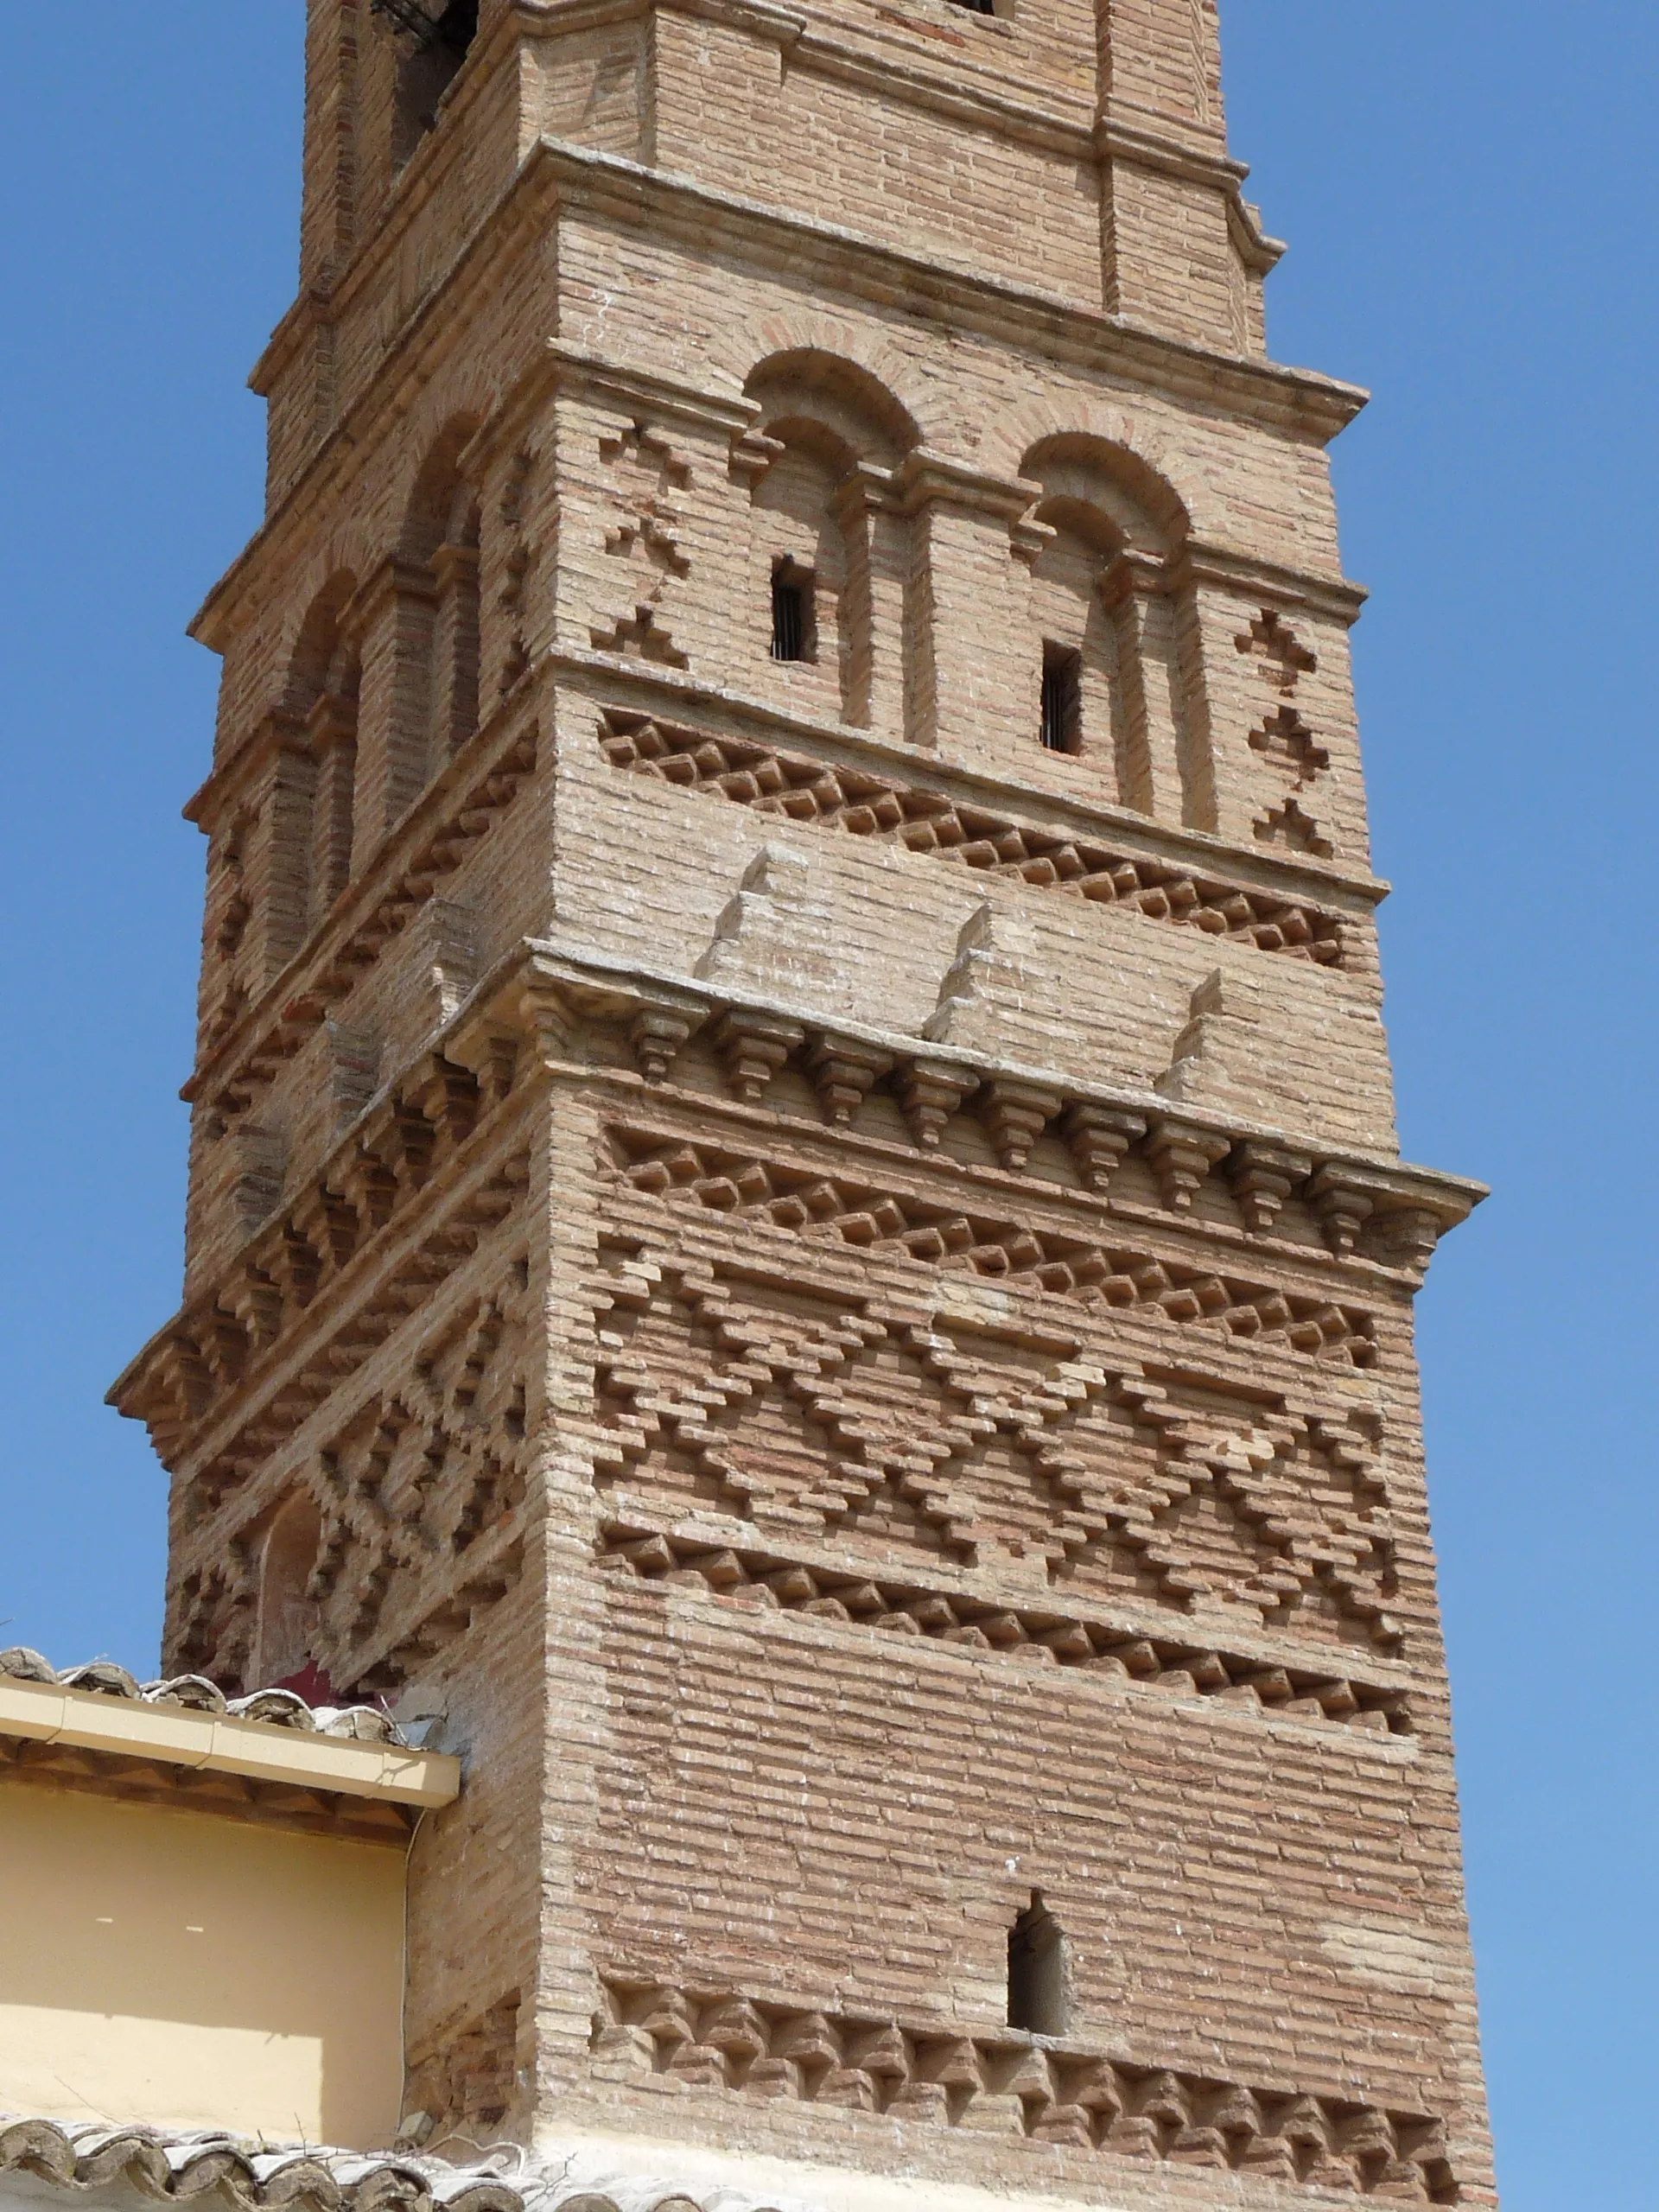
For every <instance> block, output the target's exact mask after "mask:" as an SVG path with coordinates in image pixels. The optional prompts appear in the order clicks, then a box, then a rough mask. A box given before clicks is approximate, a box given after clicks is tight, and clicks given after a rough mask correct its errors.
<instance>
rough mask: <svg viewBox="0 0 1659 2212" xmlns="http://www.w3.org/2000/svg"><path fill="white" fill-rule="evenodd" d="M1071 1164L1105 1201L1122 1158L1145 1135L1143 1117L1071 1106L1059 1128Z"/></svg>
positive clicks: (1112, 1109)
mask: <svg viewBox="0 0 1659 2212" xmlns="http://www.w3.org/2000/svg"><path fill="white" fill-rule="evenodd" d="M1061 1126H1062V1128H1064V1130H1065V1141H1066V1143H1067V1144H1068V1145H1069V1146H1070V1147H1071V1157H1072V1160H1074V1161H1075V1162H1076V1165H1077V1173H1078V1174H1079V1175H1081V1176H1082V1178H1083V1179H1084V1184H1085V1185H1087V1187H1088V1188H1089V1189H1090V1190H1091V1191H1093V1192H1095V1193H1096V1196H1097V1197H1099V1198H1104V1197H1105V1195H1106V1193H1107V1192H1108V1191H1109V1190H1110V1188H1111V1186H1112V1181H1113V1179H1114V1177H1115V1176H1116V1173H1117V1171H1118V1169H1119V1168H1120V1167H1121V1166H1122V1164H1123V1158H1124V1155H1125V1154H1126V1153H1127V1152H1128V1149H1129V1147H1130V1146H1131V1145H1135V1144H1138V1143H1139V1142H1140V1141H1141V1138H1142V1137H1143V1136H1145V1135H1146V1134H1147V1123H1146V1117H1145V1116H1144V1115H1141V1114H1131V1113H1128V1112H1126V1111H1125V1109H1123V1108H1122V1107H1119V1106H1091V1105H1089V1104H1087V1103H1083V1102H1080V1103H1078V1104H1077V1105H1075V1106H1073V1107H1072V1108H1071V1109H1070V1111H1069V1112H1068V1113H1067V1115H1066V1116H1065V1122H1063V1124H1062V1125H1061Z"/></svg>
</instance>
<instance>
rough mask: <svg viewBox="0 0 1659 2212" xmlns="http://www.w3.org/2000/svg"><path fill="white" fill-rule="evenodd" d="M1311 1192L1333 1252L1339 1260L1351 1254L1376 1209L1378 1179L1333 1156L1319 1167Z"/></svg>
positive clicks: (1309, 1197)
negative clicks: (1344, 1164)
mask: <svg viewBox="0 0 1659 2212" xmlns="http://www.w3.org/2000/svg"><path fill="white" fill-rule="evenodd" d="M1307 1195H1308V1202H1309V1204H1310V1205H1312V1206H1313V1211H1314V1214H1315V1215H1316V1217H1318V1220H1319V1227H1320V1229H1321V1230H1322V1231H1323V1232H1324V1236H1325V1243H1327V1244H1328V1245H1329V1246H1330V1248H1331V1249H1332V1253H1333V1254H1334V1255H1336V1257H1337V1258H1338V1259H1339V1260H1346V1259H1349V1258H1351V1256H1352V1255H1353V1252H1354V1249H1355V1248H1356V1247H1357V1244H1358V1243H1359V1233H1360V1231H1361V1230H1362V1229H1363V1228H1364V1226H1365V1224H1366V1223H1367V1222H1368V1221H1369V1220H1370V1217H1371V1216H1372V1214H1373V1213H1374V1212H1375V1211H1376V1200H1377V1196H1378V1186H1377V1183H1376V1179H1375V1178H1374V1177H1372V1176H1369V1175H1367V1174H1365V1173H1363V1170H1360V1169H1357V1168H1352V1167H1346V1166H1343V1165H1342V1164H1341V1162H1340V1161H1335V1160H1333V1161H1330V1162H1328V1163H1327V1164H1326V1165H1325V1166H1323V1167H1321V1168H1320V1169H1319V1173H1317V1174H1316V1175H1315V1176H1314V1178H1313V1181H1312V1182H1311V1183H1310V1184H1309V1185H1308V1186H1307Z"/></svg>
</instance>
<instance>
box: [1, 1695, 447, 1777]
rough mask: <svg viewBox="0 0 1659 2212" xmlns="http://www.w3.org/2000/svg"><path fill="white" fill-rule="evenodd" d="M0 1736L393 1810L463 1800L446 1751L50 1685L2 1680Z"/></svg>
mask: <svg viewBox="0 0 1659 2212" xmlns="http://www.w3.org/2000/svg"><path fill="white" fill-rule="evenodd" d="M0 1736H14V1737H23V1738H27V1739H29V1741H31V1742H34V1743H39V1744H59V1745H62V1746H63V1748H64V1749H65V1750H66V1751H111V1752H114V1753H116V1754H117V1755H118V1756H120V1757H124V1758H147V1759H156V1760H159V1761H160V1762H161V1763H162V1764H163V1765H167V1766H176V1767H184V1768H188V1769H189V1770H192V1771H194V1772H197V1773H209V1774H239V1775H243V1776H245V1777H246V1778H247V1779H248V1780H249V1781H251V1782H279V1783H286V1784H287V1785H288V1786H289V1788H291V1789H332V1790H338V1791H339V1792H340V1793H341V1794H342V1795H343V1796H348V1797H372V1798H377V1799H378V1800H379V1801H380V1802H382V1803H388V1804H394V1805H421V1806H429V1807H435V1806H440V1805H448V1804H450V1803H452V1802H454V1799H455V1798H456V1797H458V1796H460V1794H461V1761H460V1760H459V1759H457V1758H450V1757H449V1756H448V1754H447V1753H445V1752H442V1751H416V1750H414V1749H412V1748H410V1747H409V1746H407V1745H398V1744H372V1743H362V1742H359V1741H358V1740H357V1739H356V1738H353V1737H349V1736H329V1735H325V1734H322V1733H321V1732H312V1731H310V1730H306V1729H298V1728H283V1727H279V1726H276V1725H274V1724H273V1723H272V1722H270V1721H269V1720H240V1719H236V1718H235V1716H234V1715H232V1714H229V1713H199V1712H195V1711H193V1710H192V1709H191V1708H189V1707H185V1706H176V1705H161V1704H156V1705H151V1704H147V1703H136V1702H133V1701H131V1700H127V1699H124V1698H112V1697H104V1696H100V1695H99V1693H98V1692H97V1691H95V1690H67V1689H60V1688H54V1687H53V1686H52V1685H50V1684H48V1683H45V1682H27V1681H15V1680H0Z"/></svg>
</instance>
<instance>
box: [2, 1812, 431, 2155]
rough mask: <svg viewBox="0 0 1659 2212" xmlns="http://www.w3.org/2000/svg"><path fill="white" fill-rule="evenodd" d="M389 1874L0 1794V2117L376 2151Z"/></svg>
mask: <svg viewBox="0 0 1659 2212" xmlns="http://www.w3.org/2000/svg"><path fill="white" fill-rule="evenodd" d="M403 1942H404V1855H403V1853H401V1852H400V1851H398V1850H397V1848H396V1847H391V1846H387V1845H384V1844H372V1843H360V1842H348V1841H344V1840H337V1839H335V1838H333V1837H326V1836H316V1835H308V1834H300V1833H295V1832H293V1831H290V1830H285V1829H281V1828H275V1827H257V1826H254V1825H253V1824H251V1823H249V1822H245V1821H230V1820H222V1819H216V1818H215V1817H214V1816H213V1815H211V1814H204V1813H194V1812H192V1813H187V1812H175V1811H173V1810H171V1809H169V1808H164V1807H158V1806H154V1805H138V1804H126V1803H122V1802H118V1801H115V1800H112V1799H109V1798H104V1797H99V1796H92V1795H91V1794H86V1793H81V1792H77V1791H73V1790H62V1791H60V1790H54V1789H48V1788H45V1787H42V1786H40V1785H37V1784H35V1783H16V1782H10V1783H0V2111H11V2112H25V2113H38V2114H40V2115H41V2116H42V2117H47V2118H53V2119H105V2120H153V2121H156V2122H159V2123H162V2124H164V2125H168V2126H186V2127H219V2128H229V2129H232V2130H234V2131H237V2132H239V2133H249V2134H263V2135H264V2136H265V2137H266V2138H267V2139H270V2140H272V2141H277V2140H280V2141H284V2142H292V2141H293V2140H295V2139H296V2138H302V2139H306V2140H308V2141H309V2142H313V2143H328V2144H339V2145H345V2146H347V2147H352V2148H358V2147H363V2148H367V2147H370V2146H373V2145H385V2144H388V2143H389V2142H390V2140H391V2135H392V2133H393V2131H394V2130H395V2129H396V2127H397V2119H398V2099H399V2096H400V2094H401V2091H402V2088H403V2070H402V2050H401V2042H402V2003H403Z"/></svg>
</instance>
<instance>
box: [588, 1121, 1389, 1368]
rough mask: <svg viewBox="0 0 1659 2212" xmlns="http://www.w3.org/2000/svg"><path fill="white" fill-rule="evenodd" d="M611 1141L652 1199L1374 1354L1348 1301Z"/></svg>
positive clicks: (663, 1140) (623, 1136)
mask: <svg viewBox="0 0 1659 2212" xmlns="http://www.w3.org/2000/svg"><path fill="white" fill-rule="evenodd" d="M610 1137H611V1141H612V1143H613V1147H614V1149H615V1154H616V1159H617V1163H618V1166H619V1168H620V1172H621V1174H622V1177H623V1179H624V1180H625V1181H626V1183H628V1184H629V1185H632V1188H633V1189H635V1190H636V1191H639V1192H645V1194H646V1195H648V1196H650V1197H652V1198H665V1199H668V1200H670V1201H671V1202H677V1203H680V1204H685V1203H687V1202H690V1203H691V1204H694V1205H700V1206H704V1207H707V1208H708V1209H709V1211H712V1212H715V1213H732V1214H741V1215H745V1216H747V1217H749V1218H751V1219H757V1220H760V1221H765V1222H767V1223H769V1224H771V1225H772V1227H773V1228H776V1229H783V1230H789V1231H790V1232H791V1234H793V1235H796V1236H810V1237H813V1238H816V1239H817V1240H819V1241H824V1242H829V1243H835V1242H839V1243H844V1244H850V1245H853V1246H855V1247H856V1248H857V1249H859V1250H861V1251H868V1252H876V1253H887V1254H890V1255H893V1256H894V1257H897V1258H899V1259H903V1260H911V1261H914V1262H918V1264H919V1265H922V1266H925V1267H935V1268H952V1269H955V1270H957V1271H958V1272H961V1273H965V1274H980V1275H988V1276H991V1277H994V1278H996V1279H999V1280H1002V1281H1029V1282H1030V1283H1031V1284H1032V1286H1033V1287H1035V1288H1037V1289H1039V1290H1043V1291H1046V1292H1048V1293H1049V1294H1051V1295H1052V1296H1056V1297H1061V1298H1068V1299H1074V1300H1077V1301H1079V1302H1080V1303H1082V1304H1084V1305H1086V1306H1099V1307H1116V1308H1137V1309H1140V1310H1141V1311H1146V1312H1153V1311H1155V1312H1157V1313H1161V1314H1163V1315H1164V1316H1165V1318H1166V1319H1168V1320H1171V1321H1173V1322H1175V1323H1177V1324H1178V1325H1181V1326H1183V1327H1186V1326H1191V1325H1195V1324H1198V1325H1214V1326H1218V1327H1221V1328H1223V1329H1224V1330H1226V1331H1227V1332H1228V1333H1229V1334H1230V1335H1232V1336H1235V1337H1243V1338H1279V1339H1281V1340H1282V1341H1283V1342H1284V1343H1286V1344H1289V1345H1290V1346H1291V1348H1292V1349H1293V1350H1294V1351H1300V1352H1303V1353H1306V1354H1307V1355H1308V1356H1309V1357H1315V1358H1331V1359H1340V1360H1344V1361H1346V1362H1347V1363H1350V1364H1351V1365H1352V1366H1355V1367H1361V1368H1363V1367H1370V1365H1371V1364H1372V1363H1373V1362H1374V1361H1375V1359H1376V1324H1375V1322H1374V1320H1373V1319H1372V1318H1371V1316H1370V1314H1368V1313H1361V1312H1358V1311H1356V1310H1355V1309H1353V1308H1351V1307H1348V1306H1335V1305H1332V1304H1331V1303H1330V1302H1329V1301H1326V1300H1319V1299H1313V1298H1299V1297H1294V1296H1292V1295H1290V1294H1287V1293H1284V1292H1281V1291H1277V1290H1270V1289H1267V1288H1264V1287H1262V1285H1260V1284H1253V1283H1247V1282H1242V1281H1237V1280H1236V1279H1235V1278H1233V1277H1231V1276H1223V1275H1217V1274H1208V1273H1206V1272H1205V1270H1204V1269H1203V1268H1187V1267H1183V1266H1181V1265H1180V1264H1179V1262H1173V1261H1163V1260H1157V1259H1154V1258H1152V1257H1150V1256H1149V1255H1147V1254H1146V1253H1144V1252H1134V1251H1128V1250H1125V1249H1122V1248H1120V1247H1116V1246H1106V1245H1102V1244H1096V1243H1091V1242H1090V1241H1089V1240H1088V1239H1086V1238H1084V1237H1080V1236H1078V1237H1073V1236H1056V1235H1054V1234H1052V1233H1051V1232H1039V1231H1038V1230H1033V1229H1032V1228H1030V1227H1028V1226H1027V1225H1026V1224H1023V1223H1020V1222H1014V1221H1008V1220H1006V1219H996V1218H993V1217H988V1216H986V1215H984V1214H982V1213H974V1214H968V1213H963V1212H957V1211H953V1210H952V1209H951V1208H950V1207H948V1206H944V1205H931V1204H930V1203H928V1202H927V1201H926V1200H925V1199H921V1198H912V1197H910V1196H908V1195H907V1194H906V1195H901V1194H899V1193H896V1192H891V1191H882V1190H878V1189H875V1188H874V1187H872V1186H871V1185H868V1184H864V1183H859V1182H854V1181H852V1180H850V1179H848V1178H847V1177H845V1176H840V1177H836V1179H833V1180H832V1179H830V1178H829V1177H828V1176H823V1175H819V1174H817V1173H814V1172H813V1171H812V1170H811V1169H810V1168H799V1167H789V1166H785V1165H784V1164H783V1163H782V1162H781V1161H778V1160H760V1159H756V1158H754V1157H753V1155H746V1154H734V1153H731V1152H727V1151H723V1150H721V1149H720V1148H719V1147H715V1146H713V1145H706V1144H705V1145H690V1144H687V1143H685V1142H683V1141H682V1140H681V1139H679V1138H676V1137H666V1136H660V1135H653V1134H652V1133H650V1132H647V1131H643V1130H634V1129H626V1128H613V1129H612V1130H611V1132H610Z"/></svg>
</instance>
